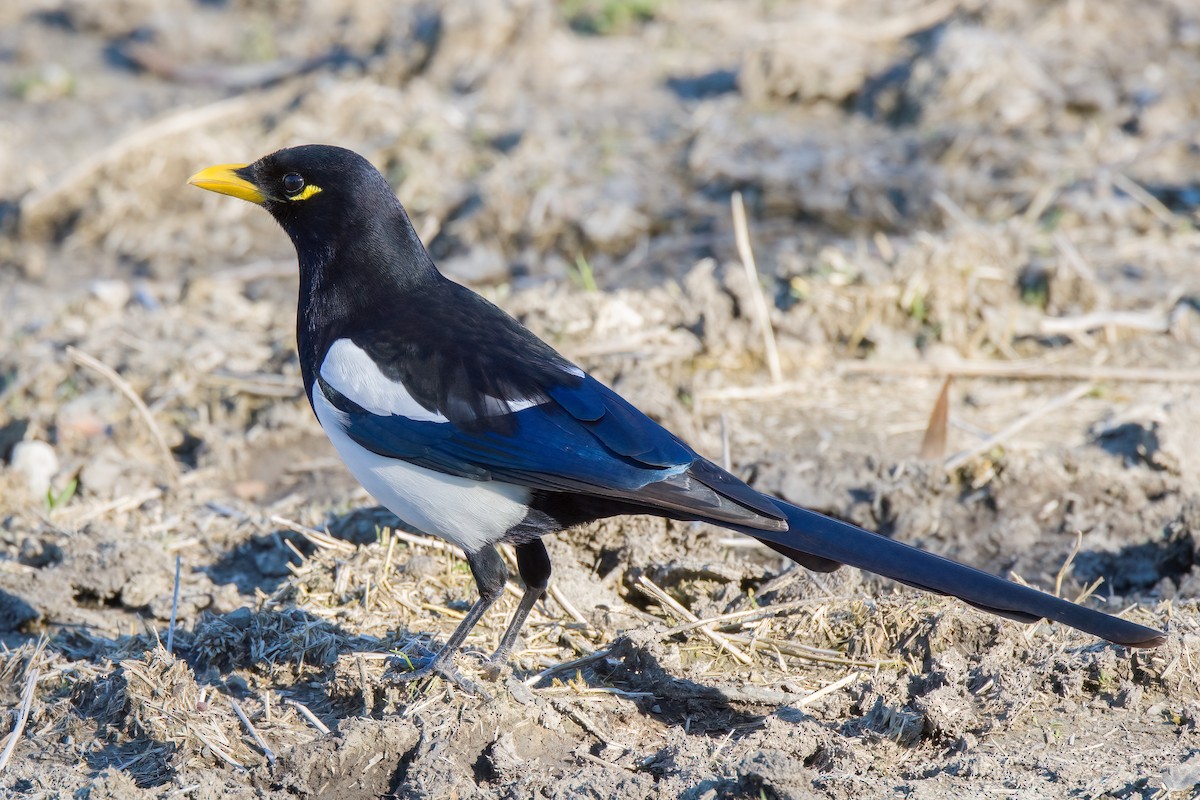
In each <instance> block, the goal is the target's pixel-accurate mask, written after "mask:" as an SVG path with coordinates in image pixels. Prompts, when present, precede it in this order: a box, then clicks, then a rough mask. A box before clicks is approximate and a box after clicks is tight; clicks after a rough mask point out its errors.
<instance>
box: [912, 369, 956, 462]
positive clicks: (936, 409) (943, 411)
mask: <svg viewBox="0 0 1200 800" xmlns="http://www.w3.org/2000/svg"><path fill="white" fill-rule="evenodd" d="M953 380H954V379H953V378H952V377H951V376H949V375H947V376H946V380H944V381H943V382H942V390H941V391H940V392H938V396H937V400H936V401H935V402H934V404H933V411H932V412H930V414H929V424H928V425H926V426H925V436H924V437H923V438H922V439H921V452H920V457H921V458H922V459H925V460H927V461H940V460H941V459H943V458H945V457H946V437H947V433H948V432H949V429H950V384H951V382H952V381H953Z"/></svg>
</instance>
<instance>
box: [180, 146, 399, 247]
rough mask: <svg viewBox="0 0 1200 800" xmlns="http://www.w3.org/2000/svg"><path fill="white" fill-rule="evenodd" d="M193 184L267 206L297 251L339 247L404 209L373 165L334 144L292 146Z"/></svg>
mask: <svg viewBox="0 0 1200 800" xmlns="http://www.w3.org/2000/svg"><path fill="white" fill-rule="evenodd" d="M188 183H190V184H192V185H194V186H199V187H200V188H201V189H208V190H209V191H212V192H218V193H219V194H227V195H230V196H232V197H238V198H241V199H242V200H248V201H250V202H251V203H256V204H258V205H260V206H262V207H263V208H265V209H266V210H267V211H268V212H270V214H271V216H273V217H274V218H275V219H276V220H277V221H278V222H279V224H280V225H282V226H283V229H284V230H285V231H287V233H288V234H289V235H290V236H291V237H292V241H293V242H295V244H296V247H297V249H298V250H303V249H304V246H305V244H306V243H309V242H314V243H315V242H320V243H322V244H329V243H331V242H335V241H336V240H337V239H338V237H339V235H340V234H341V233H343V232H346V231H347V229H348V228H349V227H353V225H354V224H355V223H356V222H361V221H362V220H372V219H378V218H379V215H380V213H381V212H386V211H387V210H391V209H398V208H399V205H400V204H399V203H398V202H397V200H396V197H395V195H394V194H393V193H392V190H391V187H389V186H388V184H387V181H386V180H384V178H383V176H382V175H380V174H379V171H378V170H376V169H375V167H373V166H372V165H371V163H370V162H369V161H367V160H366V159H365V158H363V157H362V156H360V155H358V154H357V153H355V152H353V151H352V150H346V149H345V148H342V147H334V146H332V145H322V144H309V145H302V146H300V147H289V148H287V149H284V150H279V151H276V152H274V153H271V154H270V155H268V156H263V157H262V158H260V159H259V160H258V161H255V162H254V163H252V164H219V165H217V166H215V167H209V168H208V169H204V170H201V171H200V172H197V173H196V174H195V175H193V176H192V177H191V178H189V179H188Z"/></svg>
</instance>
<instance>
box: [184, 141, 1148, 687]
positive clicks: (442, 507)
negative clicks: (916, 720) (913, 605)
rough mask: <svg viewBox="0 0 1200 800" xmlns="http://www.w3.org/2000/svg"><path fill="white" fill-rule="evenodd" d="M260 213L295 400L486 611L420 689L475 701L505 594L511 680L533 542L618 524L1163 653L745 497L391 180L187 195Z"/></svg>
mask: <svg viewBox="0 0 1200 800" xmlns="http://www.w3.org/2000/svg"><path fill="white" fill-rule="evenodd" d="M189 182H190V183H192V184H195V185H196V186H199V187H201V188H204V189H209V190H212V191H214V192H220V193H221V194H227V195H232V196H234V197H239V198H242V199H243V200H249V201H250V202H252V203H257V204H259V205H261V206H263V207H264V208H265V209H266V210H267V211H268V212H270V214H271V216H273V217H274V218H275V219H276V220H277V221H278V222H279V224H280V225H281V226H282V227H283V229H284V230H285V231H286V232H287V234H288V236H290V237H291V239H292V242H293V244H295V247H296V253H297V256H298V259H299V265H300V298H299V309H298V315H297V321H296V334H297V342H298V346H299V350H300V365H301V369H302V372H303V375H304V388H305V391H306V392H307V394H308V399H309V402H310V403H311V404H312V408H313V411H314V412H315V413H316V415H317V419H318V420H319V421H320V423H321V427H323V428H324V429H325V432H326V433H327V434H328V436H329V439H330V441H331V442H333V445H334V447H335V448H336V449H337V451H338V453H339V454H340V455H341V457H342V459H343V460H344V461H345V462H346V465H347V466H348V467H349V468H350V471H351V472H353V473H354V475H355V477H356V478H357V479H358V480H359V481H360V482H361V483H362V484H363V486H365V487H366V489H367V490H368V491H369V492H370V493H371V494H372V495H374V497H375V498H376V499H377V500H379V502H381V503H382V504H383V505H385V506H386V507H387V508H388V509H390V510H391V511H392V512H394V513H395V514H396V515H397V516H398V517H400V518H401V519H402V520H404V521H405V522H406V523H408V524H410V525H412V526H413V527H415V528H417V529H419V530H421V531H424V532H425V533H428V534H433V535H436V536H440V537H442V538H443V539H446V540H448V541H450V542H453V543H454V544H457V545H459V546H460V547H462V549H463V550H464V551H466V553H467V562H468V563H469V564H470V567H471V572H472V574H473V576H474V578H475V582H476V584H477V585H478V588H479V599H478V600H477V601H476V602H475V603H474V604H473V605H472V606H471V609H470V611H469V612H468V613H467V615H466V617H465V618H464V619H463V621H462V623H461V624H460V625H459V626H458V628H457V629H456V630H455V631H454V633H453V634H452V635H451V636H450V638H449V640H447V642H446V644H445V645H444V646H443V647H442V649H441V650H440V651H439V652H438V653H437V654H436V655H435V656H434V657H433V658H432V659H430V660H429V661H428V662H427V663H426V664H425V665H424V666H423V667H422V669H420V670H418V671H416V672H415V673H410V675H412V676H417V675H427V674H430V673H431V672H436V673H438V674H441V675H444V676H447V677H450V678H452V679H454V680H455V681H457V682H459V683H463V684H464V685H466V684H465V683H464V682H463V681H462V679H461V678H459V677H458V676H457V673H456V672H455V670H454V668H453V664H452V658H453V656H454V654H455V652H456V651H457V650H458V648H459V646H460V645H461V644H462V642H463V640H464V639H465V638H466V636H467V634H468V633H469V632H470V631H471V629H472V628H473V627H474V626H475V624H476V623H477V622H478V621H479V619H480V617H481V616H482V615H483V614H484V612H486V611H487V609H488V608H489V607H490V606H491V605H492V604H493V603H494V602H495V601H496V599H497V598H498V597H499V596H500V594H501V592H502V591H503V588H504V582H505V580H506V577H507V575H506V570H505V568H504V564H503V562H502V560H501V558H500V555H499V553H498V552H497V550H496V545H497V544H498V543H500V542H511V543H512V544H513V545H514V547H515V549H516V554H517V566H518V569H519V571H520V573H521V577H522V579H523V580H524V582H525V592H524V595H523V596H522V598H521V602H520V605H519V606H518V608H517V611H516V613H515V614H514V616H513V619H512V621H511V622H510V623H509V625H508V627H507V629H506V630H505V632H504V635H503V637H502V638H501V640H500V646H499V648H497V650H496V652H495V654H494V655H493V656H492V661H491V664H492V666H493V667H494V668H497V669H498V668H499V667H501V666H503V664H504V663H505V662H506V661H507V658H508V655H509V652H510V651H511V649H512V646H513V643H514V641H515V640H516V637H517V634H518V632H519V631H520V629H521V626H522V624H523V623H524V621H525V618H526V616H528V614H529V611H530V609H531V608H532V607H533V605H534V603H535V602H537V600H538V599H539V598H540V597H541V596H542V594H543V593H544V592H545V590H546V587H547V584H548V581H549V578H550V559H549V557H548V556H547V554H546V549H545V547H544V546H543V545H542V542H541V537H542V536H544V535H546V534H549V533H554V532H557V531H560V530H563V529H565V528H569V527H571V526H574V525H579V524H581V523H585V522H589V521H591V520H595V519H600V518H603V517H610V516H614V515H618V514H657V515H660V516H664V517H670V518H672V519H677V520H701V521H704V522H709V523H712V524H715V525H721V526H723V527H726V528H730V529H732V530H735V531H739V532H741V533H744V534H747V535H749V536H753V537H754V538H756V539H758V540H759V541H761V542H763V543H764V544H766V545H767V546H768V547H771V548H772V549H774V550H776V551H777V552H779V553H782V554H783V555H785V556H788V557H789V558H791V559H793V560H795V561H797V562H799V563H800V564H802V565H804V566H805V567H808V568H809V569H814V570H820V571H830V570H833V569H836V568H837V567H838V566H840V565H842V564H851V565H853V566H856V567H860V568H862V569H865V570H869V571H871V572H875V573H878V574H880V575H884V576H886V577H889V578H892V579H893V580H897V581H900V582H902V583H906V584H909V585H910V586H915V587H918V588H921V589H925V590H927V591H931V592H937V593H940V594H947V595H953V596H955V597H958V598H961V599H962V600H964V601H966V602H967V603H970V604H971V605H973V606H975V607H977V608H980V609H983V610H985V611H990V612H992V613H994V614H999V615H1001V616H1003V617H1007V618H1009V619H1014V620H1018V621H1021V622H1033V621H1035V620H1038V619H1042V618H1048V619H1052V620H1056V621H1058V622H1062V623H1064V624H1067V625H1070V626H1072V627H1075V628H1078V629H1080V630H1083V631H1086V632H1088V633H1091V634H1094V635H1096V636H1099V637H1102V638H1104V639H1107V640H1109V641H1111V642H1115V643H1118V644H1122V645H1126V646H1129V647H1153V646H1156V645H1159V644H1162V642H1163V641H1164V639H1165V637H1164V634H1162V633H1160V632H1159V631H1156V630H1153V629H1151V628H1147V627H1143V626H1142V625H1137V624H1135V623H1132V622H1128V621H1126V620H1123V619H1120V618H1118V617H1114V616H1110V615H1108V614H1104V613H1101V612H1099V611H1095V610H1093V609H1090V608H1085V607H1084V606H1081V605H1077V604H1075V603H1071V602H1068V601H1066V600H1062V599H1059V598H1057V597H1054V596H1052V595H1049V594H1045V593H1043V592H1040V591H1037V590H1036V589H1031V588H1029V587H1026V586H1021V585H1018V584H1016V583H1012V582H1010V581H1007V580H1004V579H1003V578H999V577H996V576H994V575H990V574H988V573H986V572H982V571H980V570H977V569H974V568H972V567H968V566H965V565H963V564H959V563H957V562H955V561H951V560H949V559H946V558H942V557H940V556H936V555H933V554H931V553H927V552H925V551H923V550H919V549H917V548H914V547H910V546H909V545H906V544H902V543H900V542H896V541H892V540H891V539H888V538H885V537H883V536H880V535H878V534H875V533H870V532H868V531H866V530H863V529H861V528H858V527H856V526H854V525H851V524H848V523H846V522H841V521H839V520H835V519H831V518H829V517H826V516H824V515H822V514H818V513H816V512H814V511H810V510H807V509H804V508H800V507H798V506H794V505H791V504H790V503H786V502H784V501H783V500H780V499H778V498H775V497H769V496H767V495H764V494H761V493H760V492H757V491H755V490H754V489H752V488H751V487H749V486H748V485H746V484H745V483H743V482H742V481H740V480H738V479H737V478H736V477H734V476H733V475H731V474H729V473H728V472H726V471H725V470H723V469H721V468H720V467H718V466H717V465H715V464H713V463H712V462H711V461H709V460H707V459H705V458H703V457H702V456H699V455H697V454H696V452H695V451H694V450H692V449H691V448H690V447H688V446H687V445H686V444H684V443H683V442H682V441H681V440H680V439H679V438H677V437H676V436H674V435H673V434H671V433H670V432H669V431H667V430H665V429H664V428H662V427H661V426H659V425H658V424H657V423H655V422H653V421H652V420H650V419H649V418H648V417H646V416H645V415H644V414H642V413H641V412H640V411H638V410H637V409H636V408H634V407H633V406H632V405H630V404H629V403H628V402H626V401H625V400H624V399H623V398H621V397H620V396H619V395H617V394H616V393H615V392H613V391H612V390H611V389H609V388H608V387H606V386H604V385H603V384H601V383H599V382H598V381H596V380H595V379H593V378H592V377H591V376H589V375H588V374H587V373H586V372H584V371H583V370H582V369H580V368H579V367H577V366H576V365H574V364H572V363H571V362H570V361H568V360H567V359H565V358H563V357H562V356H561V355H559V354H558V353H557V352H556V351H555V350H554V349H553V348H552V347H550V346H549V345H547V344H546V343H545V342H543V341H541V340H540V339H538V338H537V337H536V336H534V335H533V334H532V333H530V332H529V331H528V330H527V329H526V328H525V327H523V326H522V325H521V324H520V323H519V322H517V321H516V320H515V319H513V318H512V317H510V316H509V315H508V314H506V313H504V312H503V311H501V310H500V309H498V308H497V307H496V306H494V305H492V304H491V303H489V302H488V301H487V300H484V299H483V298H482V297H480V296H479V295H477V294H475V293H474V292H472V291H470V290H469V289H467V288H465V287H463V286H460V285H459V284H457V283H454V282H453V281H451V280H449V279H447V278H446V277H444V276H443V275H442V274H441V273H440V272H438V270H437V268H436V267H435V266H434V263H433V261H432V260H431V258H430V256H429V254H428V253H427V252H426V250H425V247H424V246H423V245H422V244H421V241H420V239H419V238H418V237H417V234H416V232H415V231H414V230H413V227H412V225H411V223H410V222H409V219H408V216H407V214H406V213H405V211H404V208H403V207H402V206H401V205H400V202H399V201H398V200H397V199H396V196H395V194H394V193H393V192H392V190H391V188H390V187H389V186H388V184H387V181H386V180H384V178H383V176H382V175H380V174H379V172H378V171H377V170H376V169H375V168H374V167H373V166H371V164H370V163H369V162H368V161H367V160H366V159H364V158H362V157H361V156H359V155H357V154H356V153H353V152H351V151H349V150H345V149H343V148H339V147H331V146H326V145H306V146H302V147H293V148H288V149H285V150H280V151H278V152H276V153H272V154H271V155H268V156H265V157H263V158H261V159H259V160H258V161H255V162H254V163H253V164H245V165H242V164H225V165H220V166H215V167H210V168H209V169H206V170H203V171H201V172H199V173H197V174H196V175H194V176H192V178H191V179H190V181H189Z"/></svg>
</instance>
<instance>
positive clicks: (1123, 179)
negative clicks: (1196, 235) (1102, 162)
mask: <svg viewBox="0 0 1200 800" xmlns="http://www.w3.org/2000/svg"><path fill="white" fill-rule="evenodd" d="M1110 175H1111V177H1112V182H1113V186H1115V187H1117V188H1118V189H1120V190H1121V191H1122V192H1124V193H1125V194H1127V195H1129V196H1130V197H1132V198H1133V199H1134V200H1136V201H1138V202H1139V203H1141V204H1142V206H1143V207H1144V208H1145V209H1146V210H1147V211H1149V212H1150V213H1151V214H1153V215H1154V216H1156V217H1158V221H1159V222H1161V223H1163V224H1164V225H1169V226H1174V225H1175V224H1176V223H1177V221H1178V218H1177V217H1176V216H1175V215H1174V214H1173V213H1171V209H1169V208H1167V207H1166V206H1165V205H1163V202H1162V201H1161V200H1159V199H1158V198H1157V197H1155V196H1154V195H1152V194H1150V192H1148V191H1146V190H1145V189H1143V188H1142V185H1141V184H1140V183H1138V182H1137V181H1135V180H1133V179H1132V178H1130V177H1129V176H1127V175H1125V173H1123V172H1112V173H1110Z"/></svg>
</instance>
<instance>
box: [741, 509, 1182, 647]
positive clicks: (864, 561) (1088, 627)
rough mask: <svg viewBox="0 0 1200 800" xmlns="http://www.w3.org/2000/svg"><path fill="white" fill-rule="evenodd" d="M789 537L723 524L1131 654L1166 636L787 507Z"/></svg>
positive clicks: (827, 561) (789, 549)
mask: <svg viewBox="0 0 1200 800" xmlns="http://www.w3.org/2000/svg"><path fill="white" fill-rule="evenodd" d="M775 504H776V505H777V506H778V507H779V508H780V509H781V510H782V511H783V512H784V514H785V515H786V516H787V520H788V525H789V527H788V530H786V531H771V530H761V529H756V528H750V527H741V526H736V527H735V526H731V525H729V523H718V524H722V525H725V526H726V527H732V528H734V529H735V530H738V531H740V532H741V533H745V534H747V535H749V536H753V537H754V538H756V539H758V540H759V541H761V542H762V543H763V544H765V545H767V546H768V547H770V548H772V549H774V550H775V551H777V552H779V553H782V554H783V555H785V556H787V557H788V558H791V559H793V560H795V561H797V562H799V563H800V564H803V565H805V566H812V568H815V569H818V570H821V571H828V570H829V569H830V568H832V567H833V566H836V564H849V565H851V566H854V567H858V568H860V569H865V570H867V571H869V572H874V573H876V574H878V575H883V576H884V577H887V578H891V579H892V580H895V581H899V582H901V583H906V584H908V585H909V586H914V587H916V588H918V589H923V590H925V591H928V592H934V593H936V594H943V595H951V596H953V597H957V598H959V599H961V600H963V601H965V602H967V603H970V604H971V605H973V606H975V607H976V608H979V609H982V610H984V611H988V612H991V613H993V614H998V615H1000V616H1002V617H1007V618H1008V619H1013V620H1017V621H1019V622H1035V621H1037V620H1039V619H1051V620H1054V621H1056V622H1061V623H1063V624H1064V625H1069V626H1071V627H1072V628H1078V629H1079V630H1081V631H1085V632H1087V633H1090V634H1093V635H1095V636H1099V637H1100V638H1102V639H1107V640H1108V641H1110V642H1114V643H1116V644H1121V645H1125V646H1126V647H1157V646H1158V645H1161V644H1162V643H1163V642H1165V641H1166V636H1165V634H1163V633H1161V632H1160V631H1156V630H1154V629H1153V628H1147V627H1145V626H1143V625H1138V624H1137V623H1134V622H1129V621H1127V620H1123V619H1120V618H1119V617H1114V616H1112V615H1110V614H1105V613H1103V612H1101V611H1096V610H1094V609H1090V608H1086V607H1084V606H1081V605H1078V604H1076V603H1072V602H1070V601H1068V600H1063V599H1061V598H1058V597H1054V596H1053V595H1049V594H1046V593H1045V592H1040V591H1038V590H1037V589H1032V588H1030V587H1028V586H1021V585H1020V584H1017V583H1013V582H1012V581H1008V580H1005V579H1004V578H1000V577H997V576H995V575H992V574H990V573H987V572H983V571H982V570H978V569H975V568H974V567H968V566H966V565H965V564H960V563H958V562H957V561H951V560H950V559H948V558H943V557H942V556H938V555H934V554H933V553H927V552H926V551H924V550H919V549H917V548H915V547H912V546H910V545H907V544H904V543H902V542H897V541H893V540H892V539H888V538H887V537H884V536H880V535H879V534H876V533H870V532H869V531H866V530H863V529H862V528H859V527H857V526H855V525H851V524H850V523H848V522H841V521H839V520H836V519H832V518H830V517H826V516H825V515H823V514H818V513H817V512H815V511H809V510H808V509H804V508H800V507H799V506H794V505H791V504H789V503H785V502H783V501H781V500H776V501H775Z"/></svg>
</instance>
